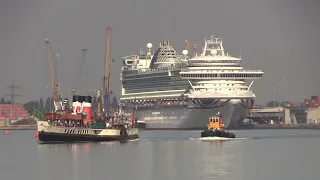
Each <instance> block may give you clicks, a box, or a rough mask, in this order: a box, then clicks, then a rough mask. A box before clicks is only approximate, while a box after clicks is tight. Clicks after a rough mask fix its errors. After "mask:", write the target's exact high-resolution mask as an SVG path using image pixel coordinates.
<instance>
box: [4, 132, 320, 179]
mask: <svg viewBox="0 0 320 180" xmlns="http://www.w3.org/2000/svg"><path fill="white" fill-rule="evenodd" d="M233 132H234V133H235V134H236V135H237V136H238V137H241V138H246V139H238V140H233V141H224V142H223V141H214V142H213V141H212V142H203V141H200V140H198V139H197V138H198V137H199V136H200V131H141V132H140V138H139V140H137V141H131V142H128V143H126V144H120V143H117V142H110V143H82V144H44V145H38V144H37V139H36V138H35V137H34V135H35V131H13V130H12V131H10V132H9V133H10V134H9V135H8V136H5V135H3V132H1V133H2V134H0V143H1V145H0V153H1V154H0V176H1V179H3V180H20V179H21V180H102V179H104V180H106V179H112V180H126V179H130V180H201V179H216V180H220V179H221V180H224V179H226V180H302V179H305V180H319V179H320V131H319V130H237V131H233Z"/></svg>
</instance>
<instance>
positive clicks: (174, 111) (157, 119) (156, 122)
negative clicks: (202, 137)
mask: <svg viewBox="0 0 320 180" xmlns="http://www.w3.org/2000/svg"><path fill="white" fill-rule="evenodd" d="M250 102H253V101H252V99H249V100H240V99H229V100H227V99H226V100H220V101H219V103H217V104H216V105H215V106H212V107H202V106H193V105H192V103H191V104H190V106H189V107H182V106H180V107H179V106H176V107H174V106H170V107H158V108H138V109H137V110H136V118H137V119H138V120H142V121H145V123H146V127H145V128H146V129H185V130H198V129H205V128H206V127H207V124H208V118H209V117H211V116H214V115H215V114H216V113H217V112H220V114H222V119H223V123H224V125H225V128H226V129H236V128H237V127H238V125H239V124H240V122H241V121H242V120H243V119H244V118H245V117H246V116H247V114H248V112H249V107H250V106H248V103H250Z"/></svg>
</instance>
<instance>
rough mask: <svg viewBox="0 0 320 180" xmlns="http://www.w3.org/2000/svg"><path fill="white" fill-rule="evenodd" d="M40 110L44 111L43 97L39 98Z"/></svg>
mask: <svg viewBox="0 0 320 180" xmlns="http://www.w3.org/2000/svg"><path fill="white" fill-rule="evenodd" d="M38 110H39V111H40V112H42V113H43V112H44V102H43V99H42V97H41V98H40V100H39V109H38Z"/></svg>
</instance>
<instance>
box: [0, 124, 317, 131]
mask: <svg viewBox="0 0 320 180" xmlns="http://www.w3.org/2000/svg"><path fill="white" fill-rule="evenodd" d="M5 129H7V130H36V129H37V126H36V125H11V126H0V130H5ZM240 129H243V130H245V129H248V130H249V129H317V130H319V129H320V124H255V125H253V126H248V127H241V128H239V130H240ZM141 130H147V131H152V130H192V129H148V128H146V129H141ZM199 130H200V129H199ZM232 130H237V129H232Z"/></svg>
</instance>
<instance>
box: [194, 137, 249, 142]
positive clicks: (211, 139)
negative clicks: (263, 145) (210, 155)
mask: <svg viewBox="0 0 320 180" xmlns="http://www.w3.org/2000/svg"><path fill="white" fill-rule="evenodd" d="M243 139H247V138H226V137H201V138H198V140H201V141H232V140H243Z"/></svg>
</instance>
